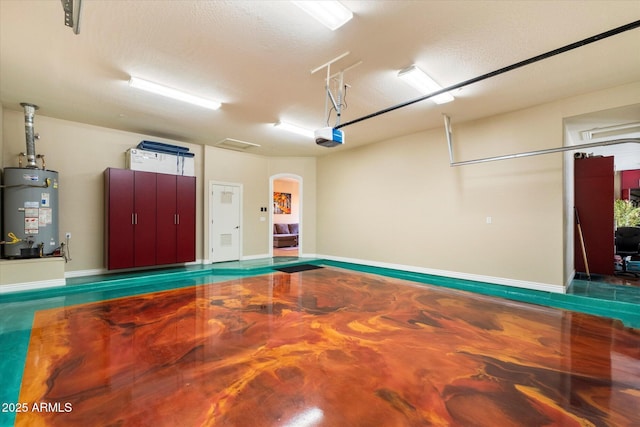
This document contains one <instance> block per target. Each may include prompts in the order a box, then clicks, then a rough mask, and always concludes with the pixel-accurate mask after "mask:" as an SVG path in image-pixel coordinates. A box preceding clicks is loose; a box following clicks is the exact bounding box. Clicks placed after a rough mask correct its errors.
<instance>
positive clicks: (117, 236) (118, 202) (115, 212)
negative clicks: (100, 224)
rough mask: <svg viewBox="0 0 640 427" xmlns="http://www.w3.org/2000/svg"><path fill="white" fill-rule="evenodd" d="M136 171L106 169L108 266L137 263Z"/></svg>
mask: <svg viewBox="0 0 640 427" xmlns="http://www.w3.org/2000/svg"><path fill="white" fill-rule="evenodd" d="M133 183H134V180H133V171H130V170H124V169H113V168H109V169H107V170H106V171H105V206H106V208H107V209H106V212H105V214H106V218H105V256H106V265H107V268H108V269H115V268H128V267H133V266H134V252H133V239H134V225H133V223H134V204H133V201H134V184H133Z"/></svg>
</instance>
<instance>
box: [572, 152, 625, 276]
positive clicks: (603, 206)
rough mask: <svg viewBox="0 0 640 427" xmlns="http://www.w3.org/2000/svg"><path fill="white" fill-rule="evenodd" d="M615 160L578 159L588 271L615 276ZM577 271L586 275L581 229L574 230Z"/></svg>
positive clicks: (577, 193)
mask: <svg viewBox="0 0 640 427" xmlns="http://www.w3.org/2000/svg"><path fill="white" fill-rule="evenodd" d="M613 180H614V164H613V157H590V158H587V159H576V160H575V207H576V210H577V212H578V215H579V216H580V224H581V226H582V233H583V236H584V243H585V251H586V254H587V263H588V266H589V272H590V273H594V274H604V275H612V274H613V256H614V252H615V249H614V231H615V230H614V227H615V226H614V220H613V201H614V193H613V184H614V181H613ZM575 237H576V238H575V252H574V259H575V267H576V271H580V272H586V268H585V264H584V261H583V253H582V246H581V243H580V236H579V230H578V227H576V229H575Z"/></svg>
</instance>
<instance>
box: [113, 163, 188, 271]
mask: <svg viewBox="0 0 640 427" xmlns="http://www.w3.org/2000/svg"><path fill="white" fill-rule="evenodd" d="M195 188H196V181H195V177H188V176H176V175H166V174H157V173H152V172H141V171H132V170H125V169H115V168H109V169H107V170H106V171H105V257H106V260H105V264H106V266H107V268H108V269H110V270H111V269H118V268H131V267H143V266H151V265H165V264H174V263H178V262H180V263H181V262H189V261H195V231H196V230H195V216H196V209H195V205H196V199H195V197H196V192H195Z"/></svg>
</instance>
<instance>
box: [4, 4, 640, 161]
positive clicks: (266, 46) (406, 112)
mask: <svg viewBox="0 0 640 427" xmlns="http://www.w3.org/2000/svg"><path fill="white" fill-rule="evenodd" d="M343 4H345V5H346V6H347V7H349V8H350V9H351V10H352V11H353V12H354V18H353V19H352V20H351V21H350V22H348V23H347V24H346V25H345V26H344V27H342V28H340V29H338V30H336V31H333V32H332V31H330V30H328V29H326V28H325V27H323V26H322V25H320V24H318V23H317V22H315V21H313V20H312V19H311V18H310V17H309V16H307V15H306V14H305V13H304V12H303V11H301V10H300V9H299V8H298V7H296V6H295V5H293V4H292V3H290V2H288V1H203V0H199V1H187V0H182V1H176V0H166V1H154V0H146V1H140V0H139V1H133V0H129V1H125V0H121V1H107V0H100V1H98V0H84V2H83V10H82V15H81V28H80V34H78V35H75V34H74V33H73V31H72V30H71V29H70V28H68V27H65V26H64V17H63V10H62V4H61V2H60V1H58V0H47V1H43V0H36V1H29V0H0V102H2V105H3V106H4V108H6V109H14V110H20V109H21V108H20V105H19V103H20V102H31V103H34V104H37V105H39V106H40V110H39V111H38V114H39V115H44V116H50V117H56V118H60V119H65V120H72V121H77V122H83V123H88V124H94V125H99V126H105V127H110V128H115V129H121V130H126V131H131V132H139V133H143V134H148V135H151V136H155V137H157V138H170V139H175V140H179V141H185V142H192V143H197V144H208V145H215V143H217V142H218V141H221V140H223V139H225V138H232V139H237V140H243V141H249V142H252V143H256V144H260V145H261V147H260V148H252V149H250V150H249V151H251V152H254V153H258V154H264V155H280V156H283V155H284V156H289V155H290V156H302V155H322V154H326V153H328V152H331V150H343V149H349V148H352V147H356V146H359V145H362V144H367V143H372V142H376V141H380V140H384V139H389V138H393V137H395V136H398V135H403V134H409V133H413V132H417V131H420V130H424V129H429V128H434V127H438V126H442V113H447V114H449V115H450V116H451V117H452V120H453V121H454V123H455V122H456V121H457V122H460V121H466V120H471V119H476V118H481V117H484V116H489V115H493V114H496V113H500V112H504V111H511V110H515V109H520V108H525V107H527V106H531V105H536V104H540V103H543V102H548V101H552V100H554V99H559V98H564V97H568V96H573V95H577V94H581V93H586V92H591V91H594V90H599V89H603V88H607V87H612V86H617V85H622V84H626V83H630V82H633V81H638V78H639V77H640V48H639V46H640V29H634V30H631V31H628V32H625V33H623V34H620V35H616V36H613V37H611V38H608V39H605V40H601V41H598V42H596V43H593V44H590V45H587V46H584V47H581V48H578V49H576V50H573V51H570V52H567V53H564V54H561V55H558V56H555V57H552V58H549V59H545V60H543V61H541V62H537V63H535V64H532V65H529V66H526V67H523V68H520V69H517V70H514V71H511V72H509V73H506V74H503V75H500V76H497V77H493V78H491V79H488V80H485V81H482V82H480V83H476V84H473V85H470V86H466V87H464V88H462V89H460V90H458V91H456V92H455V93H454V95H455V97H456V101H454V102H453V103H449V104H444V105H440V106H436V105H435V104H433V103H431V102H430V101H428V100H427V101H423V102H420V103H417V104H414V105H411V106H409V107H406V108H402V109H399V110H396V111H393V112H390V113H388V114H385V115H381V116H378V117H375V118H372V119H369V120H366V121H363V122H360V123H357V124H354V125H351V126H347V127H345V128H343V130H344V132H345V139H346V145H345V146H344V147H339V148H332V149H328V148H323V147H318V146H316V144H315V143H314V142H313V140H311V139H306V138H303V137H299V136H295V135H293V134H288V133H286V132H283V131H281V130H277V129H275V128H274V127H273V126H272V124H273V123H274V122H276V121H278V120H284V121H289V122H292V123H295V124H298V125H301V126H306V127H309V128H311V129H315V128H319V127H322V126H326V122H325V111H324V108H325V92H324V79H325V77H326V74H325V73H326V71H324V70H322V71H319V72H318V73H315V74H312V73H311V72H310V70H312V69H314V68H316V67H318V66H320V65H322V64H324V63H326V62H327V61H330V60H331V59H333V58H335V57H337V56H339V55H341V54H342V53H344V52H350V53H349V55H347V56H345V57H344V58H343V59H341V60H339V61H338V62H336V63H335V64H333V65H332V68H331V71H332V73H333V72H338V71H340V70H342V69H344V68H347V67H349V66H351V65H353V64H356V63H358V62H360V61H362V63H361V64H360V65H358V66H356V67H354V68H352V69H350V70H348V71H346V72H345V83H348V84H349V85H350V88H349V90H348V92H347V98H346V103H347V108H346V109H344V110H343V122H344V121H350V120H353V119H356V118H358V117H362V116H364V115H367V114H370V113H373V112H376V111H379V110H381V109H384V108H387V107H390V106H393V105H396V104H398V103H402V102H405V101H408V100H411V99H414V98H417V97H418V96H420V94H418V93H416V92H415V91H414V90H413V89H412V88H410V87H409V86H407V85H406V84H405V83H404V82H402V81H400V80H399V79H398V78H397V77H396V73H397V71H398V70H399V69H401V68H404V67H406V66H408V65H411V64H414V63H415V64H417V65H419V66H420V67H421V68H423V69H424V70H425V71H427V72H428V73H429V74H431V75H432V77H434V79H436V80H437V81H438V82H439V83H440V84H441V85H443V86H445V87H446V86H451V85H454V84H457V83H459V82H462V81H465V80H468V79H471V78H474V77H476V76H479V75H482V74H485V73H488V72H490V71H493V70H496V69H499V68H502V67H505V66H508V65H511V64H513V63H516V62H519V61H521V60H524V59H527V58H530V57H533V56H535V55H538V54H541V53H544V52H547V51H550V50H553V49H556V48H559V47H561V46H564V45H567V44H569V43H573V42H576V41H578V40H582V39H584V38H587V37H590V36H593V35H596V34H599V33H601V32H604V31H607V30H610V29H612V28H615V27H619V26H621V25H624V24H628V23H630V22H633V21H636V20H638V19H640V2H639V1H588V2H585V1H546V0H543V1H343ZM130 75H135V76H138V77H142V78H146V79H149V80H152V81H155V82H160V83H164V84H166V85H169V86H172V87H176V88H182V89H184V90H186V91H189V92H193V93H196V94H200V95H202V96H207V97H211V98H215V99H218V100H220V101H222V102H223V105H222V107H221V108H220V109H219V110H217V111H210V110H204V109H201V108H198V107H191V106H188V105H186V104H182V103H180V102H177V101H170V100H165V99H162V98H159V97H157V96H155V95H152V94H147V93H144V92H140V91H137V90H135V89H132V88H130V87H128V85H127V81H128V78H129V76H130ZM36 120H37V119H36ZM334 120H335V115H334V116H332V118H331V122H330V123H329V124H330V125H333V124H334Z"/></svg>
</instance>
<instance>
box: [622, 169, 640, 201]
mask: <svg viewBox="0 0 640 427" xmlns="http://www.w3.org/2000/svg"><path fill="white" fill-rule="evenodd" d="M620 175H621V178H622V179H621V181H622V183H621V184H622V185H621V186H620V187H621V189H622V191H621V192H622V194H621V195H620V198H621V199H624V200H629V190H630V189H632V188H640V170H638V169H636V170H630V171H622V172H621V173H620Z"/></svg>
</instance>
